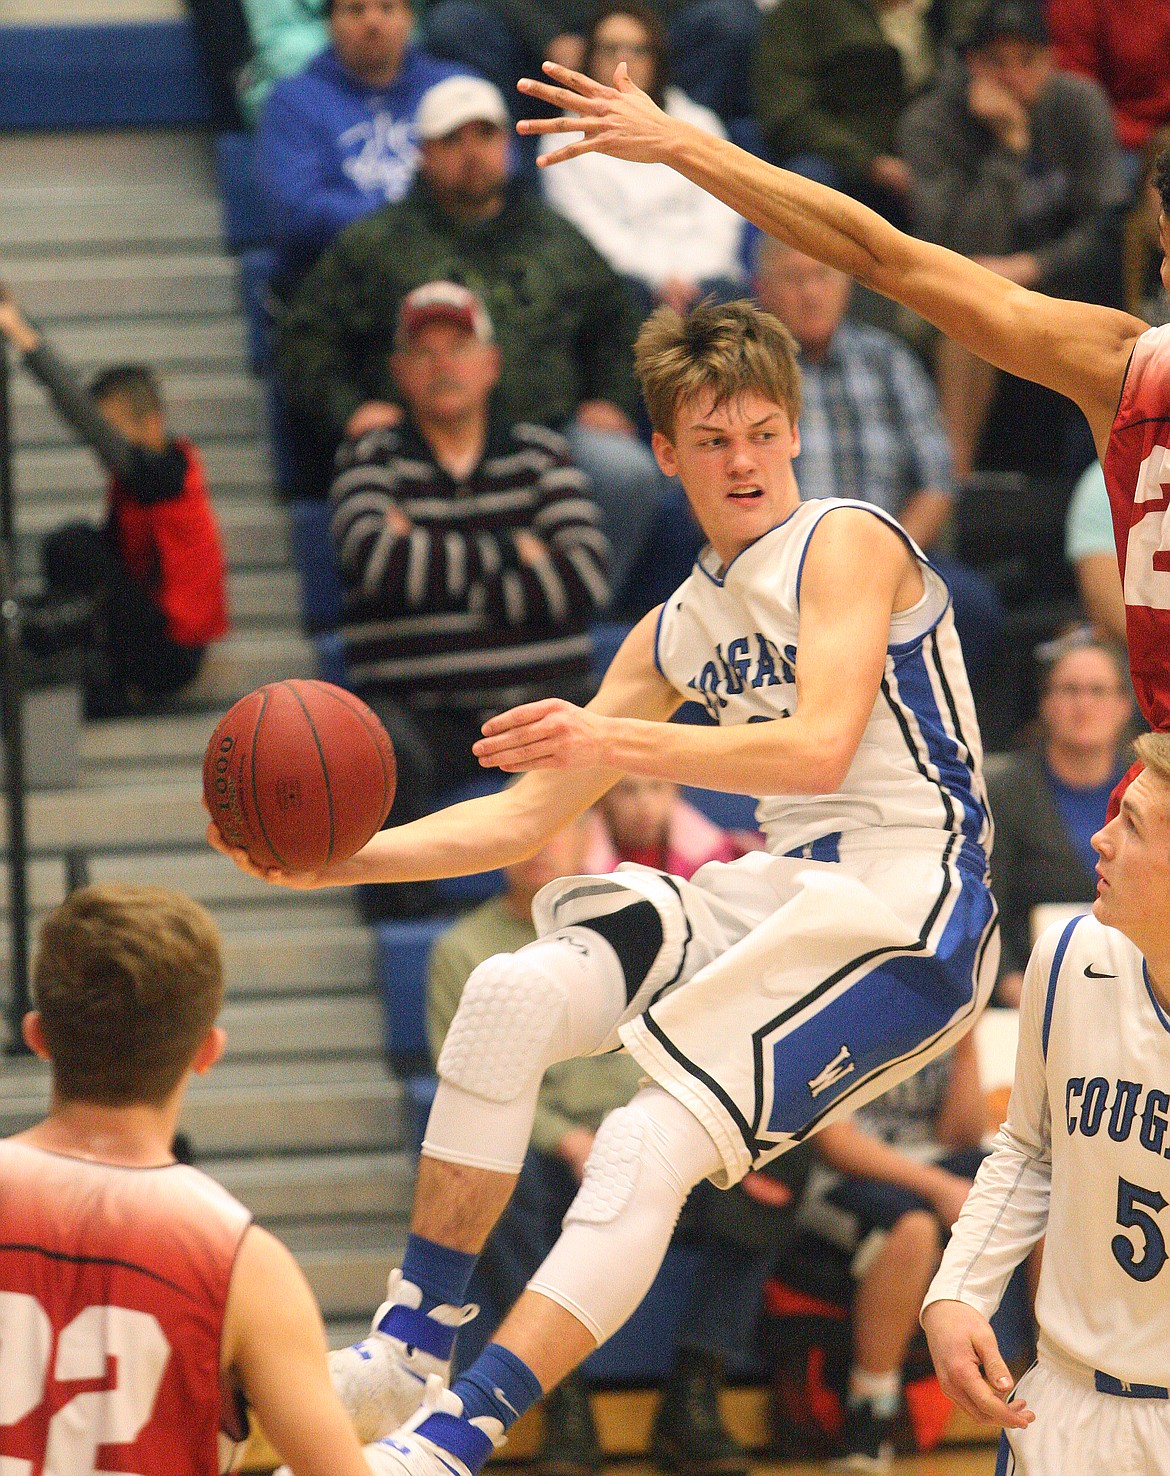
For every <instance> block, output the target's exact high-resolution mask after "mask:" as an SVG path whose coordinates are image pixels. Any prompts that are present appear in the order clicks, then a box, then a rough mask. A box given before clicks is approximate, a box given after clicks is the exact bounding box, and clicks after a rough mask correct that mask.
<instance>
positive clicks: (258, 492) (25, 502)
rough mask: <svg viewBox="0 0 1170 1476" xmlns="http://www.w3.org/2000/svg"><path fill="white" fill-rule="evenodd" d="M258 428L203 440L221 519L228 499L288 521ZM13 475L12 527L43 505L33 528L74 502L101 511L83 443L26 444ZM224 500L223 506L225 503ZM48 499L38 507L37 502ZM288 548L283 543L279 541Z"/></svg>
mask: <svg viewBox="0 0 1170 1476" xmlns="http://www.w3.org/2000/svg"><path fill="white" fill-rule="evenodd" d="M258 434H259V433H258V432H257V431H256V430H255V428H253V430H252V431H251V432H249V433H248V437H247V438H245V439H243V440H239V439H234V440H233V439H228V440H223V441H219V440H203V441H200V443H199V452H200V455H201V456H202V458H203V464H204V467H205V468H206V471H207V480H208V483H209V484H210V487H211V492H212V496H213V497H214V498H215V501H216V504H217V508H218V509H219V512H220V517H221V520H222V519H224V518H226V517H227V516H228V515H229V513H230V511H231V503H232V501H234V500H237V499H247V500H248V501H249V503H250V504H253V506H252V507H251V510H252V511H253V512H255V513H261V512H271V513H273V514H276V515H278V516H279V520H280V523H281V524H282V525H284V524H285V523H287V517H286V515H285V513H284V510H283V509H282V508H279V507H277V506H276V505H275V503H274V502H273V501H272V498H271V493H272V488H273V474H272V463H271V462H270V461H269V459H268V451H267V448H266V446H265V445H264V443H263V441H262V440H259V439H257V435H258ZM12 480H13V484H14V486H15V488H16V495H17V509H16V510H17V526H18V528H19V527H22V526H23V525H24V522H25V519H24V517H23V516H22V514H27V515H28V521H29V524H30V525H32V524H33V522H34V521H35V520H36V519H37V515H38V514H39V513H41V512H42V511H45V510H47V511H48V512H49V513H50V514H51V515H54V516H50V517H48V518H45V517H41V518H40V519H39V526H38V528H37V531H38V533H40V532H43V531H44V529H45V528H53V527H56V526H57V524H58V523H60V522H61V521H63V519H64V518H65V517H66V516H73V515H74V511H75V510H74V509H73V508H72V507H70V506H68V505H67V506H64V507H63V506H62V503H63V502H64V503H66V504H68V503H69V502H71V501H74V500H76V501H79V502H80V503H81V504H82V506H81V508H80V511H81V512H83V513H84V514H86V515H89V516H95V515H100V513H101V508H102V499H103V496H104V492H105V473H104V471H103V469H102V467H101V464H100V462H99V461H98V460H97V458H96V457H95V456H94V455H93V453H92V452H91V451H89V450H88V449H87V448H86V447H84V446H79V445H76V444H69V445H61V446H26V447H25V448H24V449H22V450H21V449H18V450H17V452H16V454H15V456H14V457H13V466H12ZM225 499H226V500H227V502H228V506H227V507H224V502H225ZM42 503H45V504H47V509H42V508H41V506H40V504H42ZM284 547H285V548H287V543H286V544H285V545H284Z"/></svg>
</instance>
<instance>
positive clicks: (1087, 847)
mask: <svg viewBox="0 0 1170 1476" xmlns="http://www.w3.org/2000/svg"><path fill="white" fill-rule="evenodd" d="M1037 654H1038V658H1039V659H1040V661H1041V663H1042V667H1043V670H1042V673H1041V696H1040V711H1039V724H1038V731H1037V735H1036V742H1035V743H1033V744H1031V745H1029V746H1028V747H1026V748H1023V749H1020V750H1019V751H1018V752H1015V753H1013V754H1011V756H1010V757H1009V758H1008V759H1007V761H1006V762H1005V763H1004V764H1002V765H1000V766H997V767H993V768H989V770H988V776H987V788H988V796H989V798H990V800H991V811H992V814H993V815H994V816H995V862H994V865H993V868H992V891H993V892H994V894H995V900H996V902H997V903H998V905H999V916H1000V926H1001V931H1002V938H1003V951H1002V953H1001V956H1000V972H999V981H998V985H997V998H998V1000H999V1002H1000V1003H1001V1004H1011V1005H1015V1004H1019V1000H1020V988H1021V985H1022V983H1023V971H1024V965H1025V964H1026V963H1027V961H1028V955H1029V953H1030V952H1031V947H1032V936H1031V917H1032V909H1033V908H1034V907H1036V906H1038V905H1039V904H1040V903H1045V902H1069V903H1082V904H1083V905H1084V907H1085V909H1086V910H1088V907H1089V906H1090V904H1091V903H1092V901H1093V898H1094V897H1095V896H1096V893H1097V878H1096V856H1095V854H1094V852H1093V848H1092V846H1091V844H1090V837H1091V836H1093V835H1094V834H1095V833H1096V832H1097V831H1098V830H1100V828H1101V827H1102V825H1104V823H1105V810H1106V806H1107V805H1108V803H1109V796H1110V794H1111V793H1112V791H1113V787H1114V785H1116V783H1117V781H1118V780H1119V779H1120V778H1121V776H1122V775H1123V774H1124V773H1125V771H1126V769H1127V768H1128V766H1129V758H1128V756H1127V755H1126V753H1125V752H1124V751H1123V744H1124V738H1125V736H1126V729H1127V726H1128V724H1129V723H1130V720H1131V717H1132V712H1133V697H1132V692H1131V688H1130V685H1129V668H1128V665H1127V661H1126V655H1125V648H1124V647H1120V646H1115V645H1113V644H1111V643H1108V642H1105V641H1101V640H1098V639H1097V638H1096V637H1095V636H1094V635H1093V634H1092V632H1091V631H1089V630H1087V629H1085V628H1078V629H1075V630H1073V631H1071V632H1069V633H1068V634H1066V635H1065V636H1062V637H1060V638H1058V639H1057V640H1055V641H1051V642H1049V643H1047V644H1046V645H1045V646H1042V647H1040V649H1039V651H1038V653H1037Z"/></svg>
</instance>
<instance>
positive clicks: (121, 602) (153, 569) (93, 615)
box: [0, 284, 228, 718]
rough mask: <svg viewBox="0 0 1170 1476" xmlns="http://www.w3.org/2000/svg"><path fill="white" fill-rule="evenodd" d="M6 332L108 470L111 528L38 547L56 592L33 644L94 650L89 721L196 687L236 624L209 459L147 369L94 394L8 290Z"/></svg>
mask: <svg viewBox="0 0 1170 1476" xmlns="http://www.w3.org/2000/svg"><path fill="white" fill-rule="evenodd" d="M0 334H3V336H4V337H5V338H6V339H7V340H8V342H9V343H11V344H12V346H13V347H14V348H16V349H18V350H19V351H20V353H21V354H22V355H23V362H24V366H25V368H26V369H28V370H29V372H30V373H31V374H33V375H34V376H35V378H36V379H38V380H39V381H40V383H41V384H42V385H43V386H44V388H45V389H46V390H47V392H48V393H49V395H50V396H51V397H52V400H53V403H54V404H55V406H56V407H57V410H58V412H59V414H60V415H61V416H62V418H63V419H64V420H66V421H67V422H68V423H69V424H70V425H71V426H72V427H73V429H74V430H75V431H76V432H77V434H78V435H79V436H80V437H81V438H82V440H84V441H85V442H86V443H87V444H88V445H89V446H90V447H91V448H92V449H93V451H94V452H95V454H96V455H97V457H98V458H99V460H100V461H101V462H102V464H103V465H104V466H105V468H106V470H107V471H108V473H109V482H108V486H107V514H106V519H105V523H104V525H103V526H102V527H100V528H96V527H93V526H92V525H91V524H89V523H86V522H74V523H69V524H66V525H65V526H64V527H61V528H58V529H56V530H55V531H54V532H53V533H50V534H49V536H48V537H47V538H46V539H45V541H44V543H43V545H42V547H41V568H42V571H43V574H44V577H45V583H46V587H47V588H46V594H45V596H44V597H43V598H42V599H41V600H40V601H39V602H38V603H37V604H35V605H33V606H32V607H31V608H29V609H28V610H26V611H25V614H24V622H23V626H24V636H25V642H26V644H27V645H28V647H29V649H30V650H33V651H34V652H41V653H44V654H47V653H49V652H52V651H56V650H61V649H66V648H76V649H78V650H81V651H83V652H84V653H85V655H86V656H87V658H88V666H89V670H88V674H87V679H86V692H85V710H86V716H87V717H91V718H104V717H121V716H124V715H126V714H127V713H131V712H135V711H140V710H143V709H149V708H151V707H154V706H157V705H158V704H160V703H162V702H163V701H165V699H167V698H170V697H172V696H173V695H174V694H175V693H177V692H178V691H180V690H181V689H182V688H183V687H186V686H187V685H188V684H189V683H190V682H192V681H193V680H194V679H195V677H196V676H197V675H198V673H199V668H200V667H201V666H202V664H203V658H204V655H205V654H206V651H207V648H208V646H209V645H210V644H211V643H212V642H213V641H217V640H219V639H220V638H221V637H222V636H223V635H225V634H226V633H227V629H228V611H227V591H226V576H225V564H224V556H223V549H222V546H221V543H220V536H219V529H218V527H217V525H216V520H215V512H214V510H213V508H212V505H211V497H210V493H209V490H208V487H207V479H206V475H205V472H204V469H203V462H202V459H201V458H200V456H199V452H198V451H197V450H196V449H195V447H194V446H193V445H192V444H191V442H190V441H189V440H187V439H186V437H183V436H172V435H171V433H170V431H169V430H168V428H167V421H166V412H165V408H164V406H163V401H162V395H161V393H160V391H159V387H158V382H157V380H156V379H155V376H154V375H153V373H152V372H151V371H150V370H149V369H147V368H145V367H143V366H141V365H137V364H125V365H118V366H116V367H112V368H109V369H106V370H105V371H103V372H102V373H100V374H99V375H98V376H97V378H96V379H95V380H94V381H93V383H92V384H91V385H90V387H89V390H88V392H87V391H86V390H85V389H83V388H82V386H81V384H80V382H79V381H78V379H77V377H76V375H75V374H74V373H73V371H72V370H71V369H70V368H69V366H68V365H67V364H65V362H64V361H63V360H62V359H61V358H60V357H59V355H58V354H57V353H56V352H55V351H54V349H53V348H52V346H51V345H50V344H49V343H47V342H46V340H45V339H44V337H43V336H42V335H41V333H40V332H39V331H38V330H37V329H36V328H35V327H33V326H32V324H30V323H29V322H28V320H27V319H26V318H25V316H24V314H23V313H22V312H21V310H20V308H19V306H18V305H17V303H16V301H15V299H14V298H13V296H12V293H11V292H10V291H9V289H8V288H7V287H5V286H4V285H3V284H0Z"/></svg>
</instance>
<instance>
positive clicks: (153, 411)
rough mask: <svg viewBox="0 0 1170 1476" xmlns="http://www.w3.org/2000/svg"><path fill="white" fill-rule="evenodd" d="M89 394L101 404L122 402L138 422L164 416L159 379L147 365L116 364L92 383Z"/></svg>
mask: <svg viewBox="0 0 1170 1476" xmlns="http://www.w3.org/2000/svg"><path fill="white" fill-rule="evenodd" d="M89 395H90V399H92V400H96V401H97V403H98V404H99V405H101V404H103V403H104V402H105V401H106V400H122V401H124V402H125V404H127V405H128V406H129V407H130V409H131V411H132V412H133V413H134V415H135V416H137V418H138V419H139V420H144V419H145V418H146V417H147V416H148V415H161V414H162V413H163V397H162V391H161V390H160V389H159V387H158V380H157V379H156V378H155V376H154V371H153V370H152V369H148V368H147V367H146V365H145V364H113V365H111V367H110V368H109V369H103V370H102V371H101V372H100V373H99V374H96V375H95V376H94V378H93V380H92V382H91V383H90V386H89Z"/></svg>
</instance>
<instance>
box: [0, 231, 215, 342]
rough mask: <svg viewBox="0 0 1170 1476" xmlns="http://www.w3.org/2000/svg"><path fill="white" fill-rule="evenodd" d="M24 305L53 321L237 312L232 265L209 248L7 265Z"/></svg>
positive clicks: (35, 315)
mask: <svg viewBox="0 0 1170 1476" xmlns="http://www.w3.org/2000/svg"><path fill="white" fill-rule="evenodd" d="M5 270H6V273H7V276H8V281H9V283H10V284H11V286H12V290H13V291H14V292H15V293H16V296H17V299H18V300H19V302H20V303H21V305H22V307H23V308H24V309H25V311H26V312H27V313H28V315H29V316H30V317H32V318H36V319H38V320H39V321H40V322H42V323H44V324H45V326H46V327H47V328H50V329H51V325H52V322H53V320H54V318H77V317H87V318H92V319H95V320H101V319H110V318H114V319H125V318H128V317H139V316H147V317H159V316H162V315H164V314H167V315H170V316H172V317H192V318H194V317H201V318H203V317H219V316H223V315H225V314H233V315H234V314H237V313H238V312H239V310H240V297H239V274H238V271H237V268H236V263H235V261H234V260H233V259H232V258H231V257H230V256H226V255H224V254H222V253H215V252H210V251H196V250H189V251H167V252H164V253H161V254H157V255H154V254H150V253H147V252H145V251H144V252H141V253H137V254H127V253H124V252H123V253H118V254H111V255H108V256H107V255H102V256H77V255H70V256H63V257H55V256H35V257H33V256H30V257H26V258H18V259H17V260H14V261H12V262H10V263H8V264H7V265H6V268H5Z"/></svg>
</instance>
